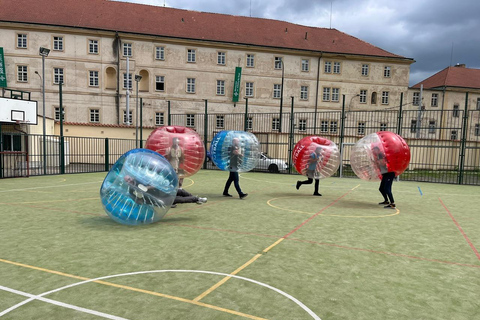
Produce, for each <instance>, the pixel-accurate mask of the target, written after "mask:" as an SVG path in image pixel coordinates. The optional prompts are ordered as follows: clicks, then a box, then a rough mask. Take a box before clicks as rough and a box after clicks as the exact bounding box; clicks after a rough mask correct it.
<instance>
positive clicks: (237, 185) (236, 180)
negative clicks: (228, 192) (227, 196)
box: [232, 172, 246, 198]
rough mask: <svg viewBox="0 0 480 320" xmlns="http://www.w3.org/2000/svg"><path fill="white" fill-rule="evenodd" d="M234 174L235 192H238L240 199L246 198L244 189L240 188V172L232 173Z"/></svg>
mask: <svg viewBox="0 0 480 320" xmlns="http://www.w3.org/2000/svg"><path fill="white" fill-rule="evenodd" d="M232 173H233V185H234V186H235V190H237V193H238V196H239V197H240V198H245V197H246V193H243V192H242V188H240V178H239V176H238V172H232Z"/></svg>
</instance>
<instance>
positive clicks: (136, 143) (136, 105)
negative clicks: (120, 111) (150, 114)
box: [135, 74, 142, 148]
mask: <svg viewBox="0 0 480 320" xmlns="http://www.w3.org/2000/svg"><path fill="white" fill-rule="evenodd" d="M140 80H142V76H141V75H138V74H136V75H135V82H136V83H137V94H136V101H135V147H136V148H138V145H139V141H138V114H139V113H138V83H139V82H140Z"/></svg>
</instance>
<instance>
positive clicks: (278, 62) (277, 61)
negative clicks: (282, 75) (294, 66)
mask: <svg viewBox="0 0 480 320" xmlns="http://www.w3.org/2000/svg"><path fill="white" fill-rule="evenodd" d="M275 69H276V70H281V69H282V57H275Z"/></svg>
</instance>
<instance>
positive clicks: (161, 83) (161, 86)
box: [155, 76, 165, 91]
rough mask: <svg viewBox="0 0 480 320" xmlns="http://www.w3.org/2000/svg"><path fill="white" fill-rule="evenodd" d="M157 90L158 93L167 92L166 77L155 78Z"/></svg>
mask: <svg viewBox="0 0 480 320" xmlns="http://www.w3.org/2000/svg"><path fill="white" fill-rule="evenodd" d="M155 90H156V91H165V77H164V76H155Z"/></svg>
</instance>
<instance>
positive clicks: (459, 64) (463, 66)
mask: <svg viewBox="0 0 480 320" xmlns="http://www.w3.org/2000/svg"><path fill="white" fill-rule="evenodd" d="M455 67H457V68H465V67H466V65H465V63H457V64H456V65H455Z"/></svg>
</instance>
